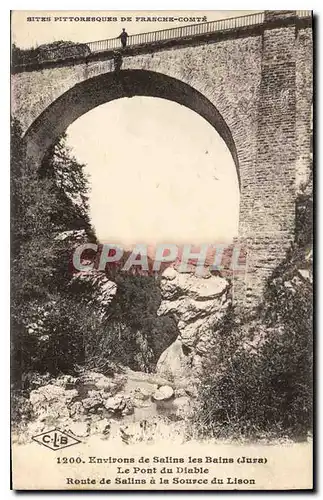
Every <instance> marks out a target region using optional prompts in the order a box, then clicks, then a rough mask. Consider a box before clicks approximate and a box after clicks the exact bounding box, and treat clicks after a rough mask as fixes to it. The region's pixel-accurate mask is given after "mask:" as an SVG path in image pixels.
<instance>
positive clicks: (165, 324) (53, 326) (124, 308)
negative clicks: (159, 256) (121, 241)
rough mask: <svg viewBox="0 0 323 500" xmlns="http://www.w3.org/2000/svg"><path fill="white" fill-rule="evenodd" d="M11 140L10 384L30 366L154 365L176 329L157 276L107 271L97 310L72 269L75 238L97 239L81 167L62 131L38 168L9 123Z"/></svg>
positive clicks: (92, 293) (50, 369)
mask: <svg viewBox="0 0 323 500" xmlns="http://www.w3.org/2000/svg"><path fill="white" fill-rule="evenodd" d="M11 146H12V148H11V160H12V166H11V192H12V198H11V229H12V240H11V243H12V252H11V258H12V262H11V265H12V286H11V298H12V302H11V305H12V308H11V312H12V380H13V382H14V383H15V384H16V385H17V386H22V387H25V385H26V384H25V381H26V380H29V377H28V373H30V372H39V373H50V374H52V375H54V376H56V375H58V374H59V373H73V372H74V371H75V369H77V367H79V366H80V365H82V366H84V367H90V368H92V369H96V370H103V371H107V370H109V367H110V368H111V363H112V364H113V363H114V364H115V363H117V364H121V365H126V366H129V367H131V368H133V369H136V370H143V371H151V370H153V369H154V367H155V365H156V362H157V360H158V357H159V355H160V354H161V352H162V351H163V350H164V349H165V348H166V347H167V346H168V345H169V344H170V343H171V342H172V341H173V340H174V339H175V338H176V335H177V331H176V328H175V326H174V324H173V323H172V321H171V320H170V319H168V318H158V317H157V309H158V307H159V303H160V292H159V287H158V283H157V281H156V278H155V277H153V276H132V275H125V274H124V273H122V272H120V270H117V272H115V273H114V276H113V278H111V276H108V277H107V278H106V279H113V281H115V282H116V284H117V293H116V295H115V297H114V299H113V301H112V303H111V304H110V305H109V306H108V307H106V308H105V309H104V310H103V314H102V297H101V296H100V290H99V289H96V285H95V280H93V281H92V282H91V281H87V282H85V281H82V280H76V279H74V276H73V269H72V266H71V256H72V251H73V249H74V248H75V247H76V245H77V244H79V243H80V242H81V243H83V242H84V241H91V242H96V236H95V233H94V230H93V228H92V227H91V223H90V219H89V207H88V179H87V177H86V175H85V173H84V165H81V164H79V163H78V162H77V160H76V159H75V158H74V157H73V155H72V153H71V151H70V150H69V149H68V147H67V146H66V137H65V136H62V137H61V138H60V140H59V141H58V142H57V144H55V145H54V146H53V147H52V148H51V149H50V150H49V151H48V153H47V155H46V157H45V158H44V161H43V163H42V166H41V168H40V169H39V171H37V170H36V169H35V168H34V166H33V165H31V164H29V163H27V162H26V161H25V151H24V144H23V140H22V138H21V129H20V126H19V123H18V122H17V121H15V120H14V121H13V122H12V143H11ZM80 237H81V241H80V239H79V238H80ZM102 274H103V278H104V273H102ZM94 299H96V300H94ZM27 385H28V384H27Z"/></svg>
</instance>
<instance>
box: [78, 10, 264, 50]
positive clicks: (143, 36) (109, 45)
mask: <svg viewBox="0 0 323 500" xmlns="http://www.w3.org/2000/svg"><path fill="white" fill-rule="evenodd" d="M263 22H264V12H257V13H255V14H248V15H246V16H240V17H231V18H228V19H221V20H218V21H210V22H207V23H199V24H190V25H188V26H179V27H176V28H169V29H165V30H160V31H151V32H148V33H139V34H138V35H131V36H129V37H128V39H127V46H130V47H136V46H138V45H145V44H147V43H155V42H163V41H170V40H177V39H178V38H186V37H193V36H199V35H204V34H208V33H215V32H217V31H226V30H231V29H235V28H242V27H247V26H254V25H258V24H262V23H263ZM86 45H87V46H88V47H89V49H90V50H91V52H92V53H96V52H105V51H107V50H113V49H118V48H121V41H120V39H119V38H110V39H108V40H99V41H97V42H88V43H87V44H86Z"/></svg>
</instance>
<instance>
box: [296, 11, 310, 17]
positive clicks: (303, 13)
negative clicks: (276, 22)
mask: <svg viewBox="0 0 323 500" xmlns="http://www.w3.org/2000/svg"><path fill="white" fill-rule="evenodd" d="M312 12H313V11H312V10H297V11H296V16H297V17H312Z"/></svg>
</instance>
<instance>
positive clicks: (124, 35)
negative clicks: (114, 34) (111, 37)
mask: <svg viewBox="0 0 323 500" xmlns="http://www.w3.org/2000/svg"><path fill="white" fill-rule="evenodd" d="M128 37H129V35H128V33H127V32H126V30H125V28H122V33H121V34H120V35H119V36H118V38H120V39H121V43H122V48H125V46H126V45H127V38H128Z"/></svg>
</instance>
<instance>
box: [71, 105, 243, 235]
mask: <svg viewBox="0 0 323 500" xmlns="http://www.w3.org/2000/svg"><path fill="white" fill-rule="evenodd" d="M67 134H68V144H69V146H70V147H72V149H73V152H74V154H75V156H76V157H77V159H78V160H79V161H80V162H82V163H85V164H86V165H87V166H86V172H87V173H88V175H89V176H90V181H91V193H90V215H91V220H92V223H93V225H94V227H95V230H96V233H97V236H98V238H99V240H100V241H101V242H106V243H119V244H123V245H131V244H134V243H146V244H155V243H177V244H182V243H191V244H195V243H210V244H212V243H215V242H219V241H231V239H232V237H233V236H234V235H236V234H237V225H238V210H239V188H238V179H237V174H236V168H235V164H234V162H233V159H232V156H231V153H230V152H229V150H228V148H227V146H226V145H225V143H224V141H223V140H222V139H221V138H220V136H219V135H218V133H217V132H216V131H215V129H214V128H213V127H212V126H211V125H210V124H209V123H208V122H207V121H206V120H204V118H202V117H201V116H199V115H198V114H197V113H195V112H194V111H192V110H190V109H188V108H186V107H184V106H181V105H180V104H177V103H174V102H171V101H168V100H165V99H159V98H153V97H133V98H123V99H118V100H115V101H112V102H109V103H107V104H104V105H102V106H99V107H97V108H95V109H93V110H92V111H90V112H88V113H86V114H85V115H83V116H82V117H81V118H79V119H78V120H76V121H75V122H74V123H73V124H72V125H70V127H69V128H68V129H67Z"/></svg>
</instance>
